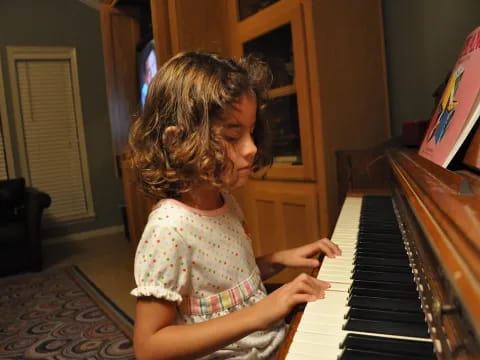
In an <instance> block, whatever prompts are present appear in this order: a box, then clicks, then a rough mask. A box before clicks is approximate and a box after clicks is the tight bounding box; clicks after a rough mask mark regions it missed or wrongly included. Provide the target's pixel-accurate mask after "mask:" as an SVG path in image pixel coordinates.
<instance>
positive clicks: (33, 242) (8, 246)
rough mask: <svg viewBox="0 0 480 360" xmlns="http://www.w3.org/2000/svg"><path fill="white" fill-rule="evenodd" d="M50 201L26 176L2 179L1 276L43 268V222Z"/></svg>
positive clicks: (0, 224)
mask: <svg viewBox="0 0 480 360" xmlns="http://www.w3.org/2000/svg"><path fill="white" fill-rule="evenodd" d="M50 203H51V199H50V196H49V195H48V194H46V193H44V192H41V191H38V190H36V189H34V188H31V187H26V186H25V179H23V178H18V179H11V180H2V181H0V276H3V275H8V274H14V273H19V272H26V271H40V270H41V269H42V246H41V234H40V230H41V226H40V225H41V219H42V212H43V209H45V208H48V207H49V206H50Z"/></svg>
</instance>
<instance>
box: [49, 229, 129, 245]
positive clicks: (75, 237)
mask: <svg viewBox="0 0 480 360" xmlns="http://www.w3.org/2000/svg"><path fill="white" fill-rule="evenodd" d="M123 230H124V227H123V225H118V226H110V227H105V228H101V229H96V230H92V231H85V232H81V233H74V234H66V235H61V236H55V237H50V238H46V239H44V241H43V242H42V246H50V245H54V244H59V243H65V242H70V241H82V240H87V239H91V238H95V237H98V236H104V235H112V234H119V233H123Z"/></svg>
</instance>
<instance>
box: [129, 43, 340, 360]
mask: <svg viewBox="0 0 480 360" xmlns="http://www.w3.org/2000/svg"><path fill="white" fill-rule="evenodd" d="M270 77H271V75H270V72H269V71H268V68H267V66H266V65H265V64H264V63H262V62H260V61H258V60H255V59H251V58H249V59H243V60H241V61H239V62H234V61H233V60H231V59H227V58H223V57H220V56H219V55H215V54H208V53H198V52H188V53H183V54H179V55H177V56H175V57H173V58H172V59H170V60H169V61H168V62H167V63H165V64H164V65H163V66H162V68H161V69H160V70H159V72H158V73H157V75H156V76H155V77H154V79H153V80H152V82H151V83H150V87H149V90H148V95H147V100H146V104H145V108H144V111H143V114H142V116H141V117H139V118H138V119H137V120H136V121H135V122H134V124H133V125H132V129H131V133H130V145H131V147H132V150H133V160H134V164H135V166H136V167H137V169H138V170H139V174H140V179H141V183H142V185H143V188H144V190H145V191H146V192H147V193H149V194H151V195H153V196H155V197H156V198H159V199H160V201H159V202H158V203H157V205H156V206H155V207H154V209H153V211H152V212H151V214H150V216H149V219H148V223H147V225H146V227H145V230H144V233H143V235H142V238H141V240H140V243H139V245H138V249H137V253H136V257H135V280H136V283H137V287H136V288H135V289H134V290H133V291H132V294H133V295H135V296H137V297H138V301H137V307H136V319H135V330H134V343H135V353H136V355H137V358H138V359H140V360H142V359H173V358H175V359H179V358H188V359H192V358H199V357H202V358H203V359H213V358H215V359H227V358H228V359H265V358H272V357H273V356H274V354H275V352H276V350H277V349H278V346H279V345H280V343H281V342H282V340H283V338H284V335H285V330H286V329H285V324H284V322H283V318H284V317H285V316H286V315H287V314H288V313H289V312H290V311H291V310H292V308H293V307H294V306H295V305H296V304H299V303H302V302H307V301H314V300H317V299H320V298H323V296H324V290H325V289H326V288H328V287H329V284H328V283H325V282H323V281H320V280H317V279H315V278H313V277H311V276H308V275H306V274H302V275H300V276H298V277H297V278H296V279H295V280H293V281H292V282H290V283H288V284H285V285H284V286H282V287H280V288H279V289H277V290H276V291H274V292H273V293H271V294H270V295H268V296H267V295H266V291H265V288H264V286H263V284H262V280H264V279H267V278H268V277H270V276H272V275H274V274H275V273H277V272H278V271H280V270H281V269H283V268H284V267H285V266H312V267H314V266H318V260H314V259H310V258H309V257H311V256H313V255H315V254H316V253H318V252H320V251H323V252H324V253H326V255H327V256H330V257H334V256H335V255H337V254H340V250H339V248H338V247H337V246H336V245H334V244H333V243H332V242H330V240H328V239H322V240H318V241H316V242H314V243H311V244H308V245H305V246H302V247H299V248H295V249H291V250H285V251H279V252H276V253H273V254H270V255H267V256H263V257H260V258H257V259H255V257H254V255H253V251H252V248H251V244H250V239H249V237H248V233H247V231H246V230H245V226H244V225H245V224H244V218H243V214H242V212H241V210H240V208H239V206H238V205H237V203H236V202H235V200H234V198H233V197H232V196H231V195H230V194H229V193H228V191H227V190H231V189H234V188H236V187H239V186H241V185H243V184H245V182H246V181H247V179H248V175H249V174H250V173H251V172H252V171H254V170H257V169H258V168H259V167H261V166H263V165H266V164H268V163H269V161H270V159H269V156H268V151H267V147H266V142H265V139H266V135H267V134H266V126H265V123H264V120H263V119H262V117H261V113H260V108H261V107H262V105H263V103H264V96H265V93H266V90H267V87H268V86H267V85H268V84H269V82H270Z"/></svg>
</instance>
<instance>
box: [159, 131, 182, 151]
mask: <svg viewBox="0 0 480 360" xmlns="http://www.w3.org/2000/svg"><path fill="white" fill-rule="evenodd" d="M179 133H180V130H179V129H178V127H176V126H174V125H171V126H167V127H166V128H165V130H164V131H163V136H162V141H163V144H164V146H165V147H166V148H167V149H168V151H169V152H172V151H173V150H174V149H175V145H177V141H178V139H179Z"/></svg>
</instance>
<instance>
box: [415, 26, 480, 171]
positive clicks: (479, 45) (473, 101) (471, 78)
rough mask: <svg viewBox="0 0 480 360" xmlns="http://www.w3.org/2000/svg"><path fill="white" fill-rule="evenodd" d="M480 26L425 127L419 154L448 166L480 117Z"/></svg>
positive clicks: (469, 40) (463, 52)
mask: <svg viewBox="0 0 480 360" xmlns="http://www.w3.org/2000/svg"><path fill="white" fill-rule="evenodd" d="M479 93H480V27H478V28H476V29H475V30H474V31H473V32H472V33H470V34H469V35H468V37H467V39H466V40H465V44H464V47H463V50H462V52H461V54H460V56H459V58H458V60H457V62H456V64H455V66H454V67H453V70H452V73H451V75H450V78H449V80H448V82H447V85H446V86H445V89H444V91H443V94H442V97H441V98H440V101H439V103H438V105H437V107H436V109H435V112H434V114H433V117H432V119H431V121H430V124H429V126H428V129H427V132H426V134H425V138H424V139H423V142H422V145H421V146H420V150H419V152H418V153H419V154H420V155H421V156H423V157H425V158H427V159H429V160H431V161H433V162H434V163H436V164H438V165H440V166H443V167H447V166H448V164H449V163H450V161H451V160H452V158H453V157H454V156H455V154H456V152H457V151H458V149H459V148H460V146H461V145H462V143H463V142H464V141H465V138H466V137H467V136H468V134H469V132H470V130H471V129H472V127H473V126H474V125H475V122H476V121H477V119H478V117H479V115H480V101H479V99H480V97H478V95H479Z"/></svg>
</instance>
